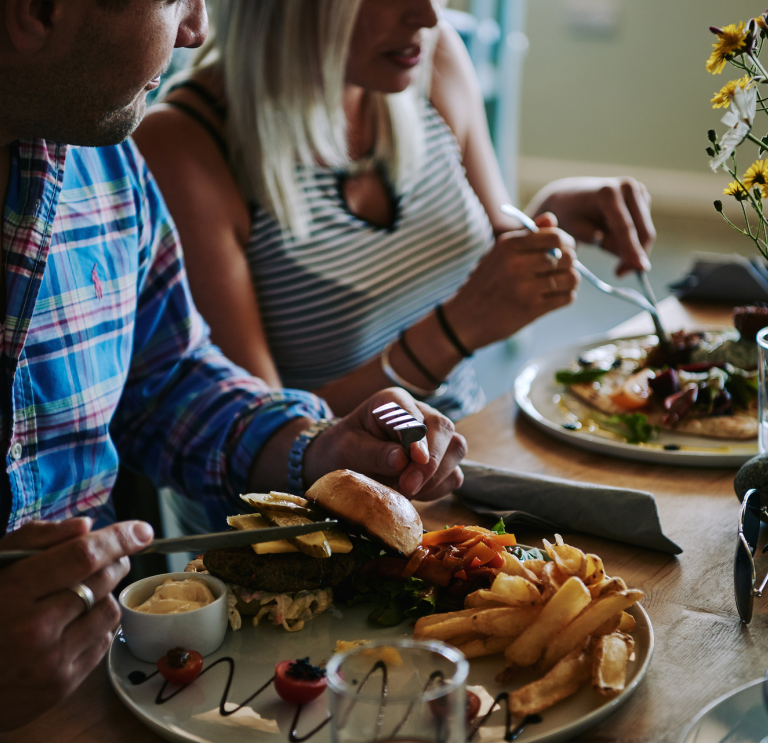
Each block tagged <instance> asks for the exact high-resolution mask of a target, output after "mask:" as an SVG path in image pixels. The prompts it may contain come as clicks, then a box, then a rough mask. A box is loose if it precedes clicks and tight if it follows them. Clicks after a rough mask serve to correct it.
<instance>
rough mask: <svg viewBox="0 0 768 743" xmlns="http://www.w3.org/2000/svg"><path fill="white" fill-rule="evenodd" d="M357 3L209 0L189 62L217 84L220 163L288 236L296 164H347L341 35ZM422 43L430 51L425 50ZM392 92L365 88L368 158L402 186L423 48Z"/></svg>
mask: <svg viewBox="0 0 768 743" xmlns="http://www.w3.org/2000/svg"><path fill="white" fill-rule="evenodd" d="M361 2H362V0H209V3H208V4H209V12H210V17H211V35H210V37H209V39H208V41H207V42H206V44H205V46H204V47H203V48H202V49H201V50H200V52H199V54H198V56H197V65H198V66H199V67H208V66H211V65H214V66H216V67H218V68H219V69H220V70H221V72H222V74H223V78H224V90H225V95H226V99H227V123H226V126H227V138H228V143H229V156H230V165H231V167H232V169H233V172H234V175H235V179H236V181H237V182H238V185H239V187H240V189H241V190H242V192H243V195H244V197H245V198H246V199H248V200H249V201H255V202H256V203H258V204H259V205H260V206H261V207H263V208H264V209H266V210H267V211H268V212H270V213H271V214H272V215H273V216H274V217H275V218H276V219H277V220H278V221H279V222H280V224H281V225H282V226H283V227H284V228H287V229H289V230H290V231H291V232H293V233H295V234H296V235H297V236H306V235H307V233H308V213H307V206H306V200H305V198H304V196H303V194H302V191H301V189H300V187H299V183H298V180H297V167H296V166H297V164H298V165H307V166H312V165H316V164H318V162H321V163H323V164H324V165H326V166H328V167H331V168H334V169H339V170H347V169H349V168H350V167H351V166H352V163H351V161H350V157H349V148H348V143H347V121H346V116H345V114H344V108H343V105H342V102H343V91H344V78H345V70H346V63H347V55H348V51H349V44H350V39H351V36H352V31H353V29H354V25H355V18H356V16H357V11H358V8H359V7H360V3H361ZM429 46H432V44H430V45H429ZM426 56H427V60H426V61H425V63H423V64H422V69H421V71H420V75H419V80H418V82H417V83H415V84H414V85H412V86H410V87H409V88H408V89H407V90H405V91H403V92H402V93H397V94H390V95H385V94H383V93H378V92H373V91H369V99H370V103H371V109H372V111H373V116H374V126H375V132H376V144H375V149H374V152H373V157H374V159H375V161H376V162H377V163H380V164H381V165H383V166H384V168H385V170H386V173H387V176H388V178H389V180H390V182H391V183H392V185H393V186H394V187H395V189H398V190H399V189H402V188H403V187H404V186H405V185H406V184H407V182H408V181H409V179H410V178H411V177H412V176H413V174H414V173H415V172H416V171H417V170H418V168H419V165H420V162H419V160H420V155H421V152H422V147H421V143H422V138H423V132H422V127H421V123H420V121H421V119H420V117H419V112H418V107H419V105H420V100H419V99H420V96H422V95H423V94H424V93H425V92H426V91H427V90H428V87H429V80H430V77H431V49H430V50H428V52H427V54H426Z"/></svg>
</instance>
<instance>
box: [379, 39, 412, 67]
mask: <svg viewBox="0 0 768 743" xmlns="http://www.w3.org/2000/svg"><path fill="white" fill-rule="evenodd" d="M384 56H385V57H387V59H389V60H390V61H391V62H393V63H394V64H396V65H397V66H398V67H402V68H403V69H405V70H410V69H411V68H412V67H415V66H416V65H417V64H418V63H419V60H420V59H421V46H420V45H419V44H414V45H413V46H409V47H406V48H405V49H398V50H397V51H393V52H387V53H386V54H385V55H384Z"/></svg>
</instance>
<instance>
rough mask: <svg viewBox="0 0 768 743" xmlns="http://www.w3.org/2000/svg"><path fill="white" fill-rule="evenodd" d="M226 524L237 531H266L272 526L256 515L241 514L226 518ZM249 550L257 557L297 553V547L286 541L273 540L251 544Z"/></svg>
mask: <svg viewBox="0 0 768 743" xmlns="http://www.w3.org/2000/svg"><path fill="white" fill-rule="evenodd" d="M227 523H228V524H229V525H230V526H231V527H232V528H233V529H237V530H238V531H244V530H246V529H268V528H269V527H271V526H272V524H270V523H269V521H267V520H266V519H265V518H264V517H263V516H260V515H259V514H258V513H243V514H238V515H237V516H227ZM251 549H252V550H253V551H254V552H255V553H256V554H257V555H279V554H283V553H285V552H298V551H299V549H298V547H295V546H294V545H292V544H291V543H290V542H289V541H288V540H287V539H273V540H272V541H271V542H261V543H260V544H252V545H251Z"/></svg>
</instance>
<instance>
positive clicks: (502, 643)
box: [456, 635, 509, 658]
mask: <svg viewBox="0 0 768 743" xmlns="http://www.w3.org/2000/svg"><path fill="white" fill-rule="evenodd" d="M507 645H509V638H508V637H504V636H503V635H495V636H493V637H485V638H483V639H482V640H474V641H472V642H468V643H467V644H466V645H457V646H456V647H457V648H458V649H459V650H461V652H462V653H464V655H465V656H466V657H467V658H480V657H482V656H484V655H495V654H496V653H503V652H504V650H505V649H506V647H507Z"/></svg>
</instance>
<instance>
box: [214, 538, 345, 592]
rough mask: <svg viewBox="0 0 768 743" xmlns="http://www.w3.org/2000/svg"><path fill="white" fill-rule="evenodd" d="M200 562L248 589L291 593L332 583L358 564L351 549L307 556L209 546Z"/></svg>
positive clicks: (227, 580)
mask: <svg viewBox="0 0 768 743" xmlns="http://www.w3.org/2000/svg"><path fill="white" fill-rule="evenodd" d="M203 564H204V565H205V567H206V569H207V570H208V572H209V573H210V574H211V575H215V576H216V577H217V578H221V579H222V580H223V581H226V582H228V583H236V584H237V585H239V586H245V587H246V588H250V589H251V590H254V591H256V590H261V591H271V592H273V593H293V592H294V591H302V590H312V589H315V588H322V587H324V586H335V585H337V584H338V583H340V582H341V581H342V580H344V578H346V577H347V576H349V575H350V574H351V573H352V571H353V570H354V569H355V567H356V565H357V561H356V555H355V552H354V550H353V551H352V552H347V553H346V554H339V553H334V554H332V555H331V556H330V557H326V558H322V559H320V558H317V557H310V556H309V555H305V554H303V553H301V552H286V553H284V554H274V555H273V554H266V555H257V554H256V553H255V552H254V551H253V550H252V549H251V548H250V547H238V548H237V549H223V550H208V552H206V553H205V555H204V556H203Z"/></svg>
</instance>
